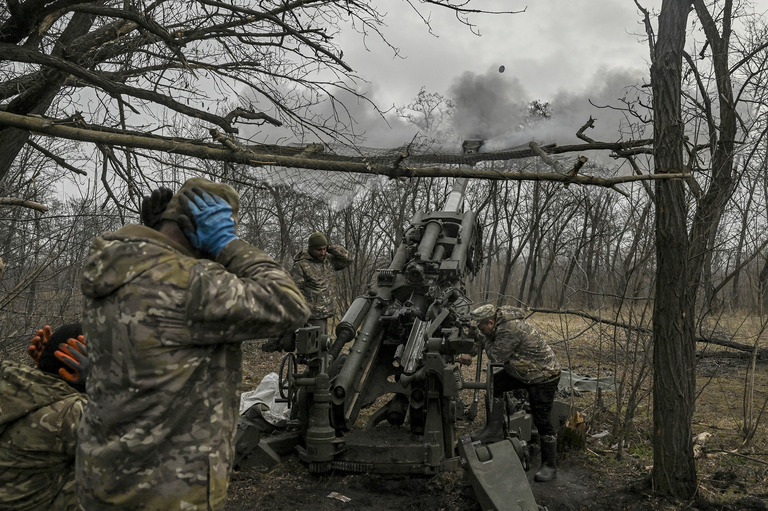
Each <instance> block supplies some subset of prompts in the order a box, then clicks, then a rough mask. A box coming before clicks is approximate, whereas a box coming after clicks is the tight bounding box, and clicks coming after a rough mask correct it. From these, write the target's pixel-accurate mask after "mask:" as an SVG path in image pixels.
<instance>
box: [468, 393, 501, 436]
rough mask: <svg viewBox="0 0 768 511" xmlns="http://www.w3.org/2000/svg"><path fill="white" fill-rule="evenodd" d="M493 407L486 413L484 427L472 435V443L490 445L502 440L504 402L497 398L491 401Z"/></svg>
mask: <svg viewBox="0 0 768 511" xmlns="http://www.w3.org/2000/svg"><path fill="white" fill-rule="evenodd" d="M492 406H493V407H492V408H491V411H490V412H488V413H487V414H486V415H487V420H486V423H485V427H484V428H483V429H482V430H480V431H478V432H476V433H472V435H471V438H472V441H473V442H482V443H484V444H492V443H494V442H499V441H501V440H504V401H503V400H501V399H499V398H494V399H493V405H492Z"/></svg>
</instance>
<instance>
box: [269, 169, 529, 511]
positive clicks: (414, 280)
mask: <svg viewBox="0 0 768 511" xmlns="http://www.w3.org/2000/svg"><path fill="white" fill-rule="evenodd" d="M466 186H467V180H466V179H457V180H456V181H455V183H454V185H453V188H452V190H451V192H450V193H449V195H448V196H447V199H446V201H445V204H444V206H443V208H442V209H441V210H440V211H437V212H432V213H427V212H417V213H416V214H415V215H414V216H413V218H412V219H411V220H410V222H409V224H408V225H407V227H406V229H405V231H404V233H403V236H402V241H401V243H400V245H399V247H398V248H397V250H396V252H395V253H394V257H393V259H392V261H391V263H390V264H389V266H388V267H387V268H385V269H381V270H379V271H377V273H376V275H375V281H374V282H373V284H372V285H371V286H369V289H368V291H367V292H366V293H365V294H363V295H362V296H359V297H358V298H356V299H355V300H354V302H353V303H352V305H351V306H350V307H349V309H348V310H347V311H346V313H345V314H344V316H343V317H342V319H341V321H340V323H339V324H338V326H337V327H336V330H335V334H336V338H335V340H333V341H332V340H331V339H330V338H329V337H328V336H325V335H321V334H320V331H319V329H318V328H316V327H307V328H302V329H299V330H298V331H297V332H296V335H295V340H296V343H295V348H296V349H295V351H292V352H288V353H287V354H286V355H285V356H284V358H283V360H282V363H281V367H280V380H279V389H280V394H281V397H282V398H283V399H285V400H287V401H288V403H289V406H290V408H291V426H292V429H293V432H288V433H285V434H284V435H283V438H282V439H280V438H279V437H278V438H265V439H262V440H261V443H260V445H261V448H262V451H265V452H271V453H272V457H273V458H275V455H274V452H275V451H279V450H280V448H282V449H285V446H286V445H289V446H293V447H295V448H296V449H297V450H298V452H299V457H300V459H301V460H302V461H304V462H305V463H306V464H307V466H308V468H309V470H310V472H313V473H324V472H328V471H331V470H337V471H348V472H368V473H388V474H436V473H439V472H442V471H453V470H457V469H460V468H463V469H464V470H465V473H466V474H467V475H468V479H469V480H470V481H471V483H472V484H473V487H474V489H475V493H476V495H477V497H478V500H479V501H480V503H481V505H482V506H483V509H501V508H504V509H510V507H509V506H510V503H514V504H512V505H513V507H512V508H511V509H519V510H526V511H527V510H533V511H536V510H537V509H539V507H538V506H537V505H536V502H535V500H534V497H533V494H532V491H531V489H530V486H529V485H528V480H527V477H526V475H525V469H527V463H528V448H527V445H526V442H528V441H529V440H530V436H531V422H532V421H531V416H530V414H529V413H528V412H527V411H526V410H525V408H524V406H523V405H522V402H516V401H515V400H514V399H513V398H511V397H510V398H509V399H507V400H506V407H507V417H506V420H505V425H506V433H507V438H506V439H505V440H504V441H502V442H497V443H495V444H490V445H481V444H480V443H479V442H472V441H471V440H470V438H469V435H468V434H467V433H465V434H464V435H462V434H461V433H462V432H461V430H460V429H461V428H460V427H459V425H460V424H461V423H462V422H463V423H465V424H466V423H468V422H471V421H472V419H474V418H475V416H476V413H477V403H478V393H479V392H480V391H481V390H483V389H485V390H486V396H488V395H492V394H491V392H490V389H486V386H487V385H490V382H491V381H492V378H486V380H487V383H486V382H483V381H481V369H482V362H481V360H482V358H481V357H482V353H480V354H478V357H479V358H478V360H477V372H476V375H475V380H474V381H465V380H464V379H463V377H462V374H461V371H460V370H459V367H458V365H457V363H456V357H457V356H458V355H460V354H462V353H471V354H474V353H475V346H474V337H473V335H472V333H471V332H470V329H471V325H470V319H469V310H470V304H471V301H470V300H469V299H468V298H467V296H466V294H465V283H466V281H467V279H468V278H471V277H472V276H474V275H475V274H476V273H477V272H478V271H479V269H480V266H481V264H482V243H481V231H480V228H479V225H478V222H477V217H476V214H475V213H474V212H472V211H465V210H464V194H465V188H466ZM348 343H351V345H350V347H349V349H348V352H347V353H344V352H343V348H344V347H345V346H346V345H347V344H348ZM299 366H303V367H304V368H303V370H302V371H301V372H299V370H298V368H299ZM488 370H489V371H492V370H493V367H492V365H488ZM465 389H469V390H471V391H474V399H473V401H472V403H471V405H469V406H465V405H464V403H463V402H462V400H461V397H460V394H461V391H462V390H465ZM486 399H487V397H486ZM363 411H365V414H363V413H361V412H363ZM361 418H365V419H366V420H365V425H364V427H362V428H361V427H360V426H357V427H356V423H357V422H358V420H359V419H361ZM291 435H292V436H291ZM285 437H289V438H292V439H293V440H294V442H293V443H291V442H290V441H289V442H286V440H285ZM276 446H280V447H276ZM515 505H516V506H517V507H514V506H515Z"/></svg>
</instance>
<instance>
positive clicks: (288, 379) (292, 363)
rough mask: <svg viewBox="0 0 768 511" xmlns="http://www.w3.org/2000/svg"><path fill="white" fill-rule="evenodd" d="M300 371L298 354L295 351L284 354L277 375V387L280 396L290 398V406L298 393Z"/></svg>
mask: <svg viewBox="0 0 768 511" xmlns="http://www.w3.org/2000/svg"><path fill="white" fill-rule="evenodd" d="M297 372H298V364H297V362H296V355H295V354H294V353H293V352H288V353H286V354H285V355H284V356H283V359H282V360H281V361H280V372H279V373H278V375H277V388H278V390H279V391H280V397H281V398H283V399H286V400H288V404H289V406H290V404H291V403H293V398H294V396H295V395H296V385H295V383H296V373H297Z"/></svg>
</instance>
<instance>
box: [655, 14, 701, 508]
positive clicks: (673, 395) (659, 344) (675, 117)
mask: <svg viewBox="0 0 768 511" xmlns="http://www.w3.org/2000/svg"><path fill="white" fill-rule="evenodd" d="M691 3H692V2H691V1H672V0H664V2H663V3H662V7H661V14H660V16H659V33H658V40H657V42H656V46H655V48H653V49H652V61H653V62H652V64H651V82H652V87H653V113H654V140H655V145H656V147H655V152H654V165H655V172H656V173H665V172H676V171H679V170H681V169H682V168H683V134H684V126H683V124H682V122H681V119H682V116H681V108H680V101H681V76H682V73H681V69H682V53H683V48H684V45H685V33H686V26H687V20H688V13H689V11H690V7H691ZM655 233H656V259H657V260H656V293H655V302H654V307H653V346H654V350H653V369H654V380H653V462H654V463H653V470H652V472H651V480H652V483H653V488H654V491H655V492H656V493H658V494H661V495H664V496H669V497H672V498H675V499H681V500H688V499H690V498H691V497H693V496H694V495H695V493H696V486H697V480H696V465H695V463H694V460H693V449H692V445H691V436H692V435H691V419H692V417H693V408H694V398H695V390H696V378H695V373H694V367H695V350H694V347H695V344H694V324H693V312H694V308H693V300H692V298H691V296H690V294H689V290H690V288H689V286H688V278H689V267H688V233H687V228H686V210H685V190H684V184H683V183H682V182H681V181H665V182H658V183H657V184H656V226H655Z"/></svg>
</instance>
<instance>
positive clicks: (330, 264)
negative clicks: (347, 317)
mask: <svg viewBox="0 0 768 511" xmlns="http://www.w3.org/2000/svg"><path fill="white" fill-rule="evenodd" d="M350 264H352V258H351V257H349V252H347V250H346V249H345V248H344V247H342V246H341V245H328V251H327V252H326V255H325V259H323V260H322V261H320V260H318V259H315V258H314V257H312V255H310V253H309V252H308V251H307V250H303V251H301V252H299V253H298V254H296V256H295V257H294V258H293V270H291V276H292V277H293V280H294V281H295V282H296V285H297V286H299V289H301V292H302V293H303V294H304V298H306V300H307V303H309V306H310V307H311V308H312V315H311V316H310V317H311V318H312V319H323V318H330V317H332V316H334V315H335V314H336V297H335V296H334V292H333V281H334V278H335V276H336V274H335V273H334V272H336V271H339V270H343V269H344V268H346V267H347V266H349V265H350Z"/></svg>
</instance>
